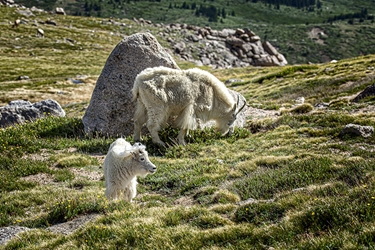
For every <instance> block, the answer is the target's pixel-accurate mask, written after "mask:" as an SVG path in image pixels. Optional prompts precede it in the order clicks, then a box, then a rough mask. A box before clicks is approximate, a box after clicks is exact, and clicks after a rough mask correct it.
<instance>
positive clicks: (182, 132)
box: [177, 129, 188, 146]
mask: <svg viewBox="0 0 375 250" xmlns="http://www.w3.org/2000/svg"><path fill="white" fill-rule="evenodd" d="M187 132H188V129H181V130H180V133H179V134H178V136H177V141H178V143H179V144H181V145H184V146H185V145H186V142H185V136H186V134H187Z"/></svg>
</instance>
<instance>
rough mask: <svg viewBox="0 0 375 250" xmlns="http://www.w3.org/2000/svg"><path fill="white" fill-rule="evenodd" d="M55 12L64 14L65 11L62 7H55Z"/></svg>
mask: <svg viewBox="0 0 375 250" xmlns="http://www.w3.org/2000/svg"><path fill="white" fill-rule="evenodd" d="M55 12H56V14H58V15H66V14H65V11H64V9H63V8H59V7H57V8H56V9H55Z"/></svg>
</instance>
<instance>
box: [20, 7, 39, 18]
mask: <svg viewBox="0 0 375 250" xmlns="http://www.w3.org/2000/svg"><path fill="white" fill-rule="evenodd" d="M17 13H18V14H20V15H22V16H26V17H32V16H35V15H34V13H33V12H32V11H31V10H30V9H22V10H17Z"/></svg>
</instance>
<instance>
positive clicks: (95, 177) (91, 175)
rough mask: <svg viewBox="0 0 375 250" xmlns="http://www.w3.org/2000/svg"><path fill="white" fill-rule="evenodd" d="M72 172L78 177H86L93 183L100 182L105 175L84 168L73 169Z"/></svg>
mask: <svg viewBox="0 0 375 250" xmlns="http://www.w3.org/2000/svg"><path fill="white" fill-rule="evenodd" d="M70 171H71V172H72V173H73V174H74V175H75V176H76V179H77V177H84V178H87V179H89V180H91V181H100V180H101V179H102V178H103V173H102V172H99V171H95V170H94V171H89V170H85V169H83V168H72V169H70Z"/></svg>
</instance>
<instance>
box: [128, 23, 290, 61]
mask: <svg viewBox="0 0 375 250" xmlns="http://www.w3.org/2000/svg"><path fill="white" fill-rule="evenodd" d="M133 20H134V21H135V22H137V23H138V24H141V25H152V24H151V22H150V21H146V20H143V19H139V20H137V19H135V18H133ZM154 26H155V27H159V28H160V29H161V31H160V32H159V35H160V36H162V37H163V38H165V39H166V40H167V41H168V42H169V43H170V44H171V46H172V48H173V53H174V54H175V55H177V56H179V57H180V58H181V59H182V60H186V61H191V62H194V63H196V64H197V65H199V66H200V65H208V66H211V67H212V68H231V67H246V66H250V65H253V66H284V65H287V64H288V62H287V60H286V59H285V57H284V56H283V55H282V54H280V53H279V52H278V51H277V49H276V48H275V47H274V46H272V44H271V43H270V42H268V41H264V42H263V43H262V42H261V39H260V37H259V36H257V35H256V34H255V33H254V32H253V31H251V30H249V29H246V28H245V29H236V30H233V29H223V30H221V31H219V30H214V29H211V28H210V27H205V28H202V27H198V26H194V25H187V24H175V23H173V24H169V25H162V24H154Z"/></svg>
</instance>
